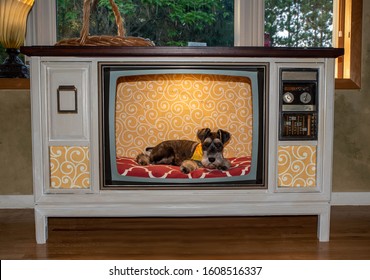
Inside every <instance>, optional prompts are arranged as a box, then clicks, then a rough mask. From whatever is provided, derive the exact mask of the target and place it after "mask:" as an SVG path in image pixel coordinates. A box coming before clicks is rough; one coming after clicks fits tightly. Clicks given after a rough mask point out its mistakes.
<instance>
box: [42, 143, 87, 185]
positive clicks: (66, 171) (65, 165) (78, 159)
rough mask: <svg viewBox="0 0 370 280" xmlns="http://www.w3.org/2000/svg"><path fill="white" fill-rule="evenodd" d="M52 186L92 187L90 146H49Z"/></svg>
mask: <svg viewBox="0 0 370 280" xmlns="http://www.w3.org/2000/svg"><path fill="white" fill-rule="evenodd" d="M49 156H50V188H52V189H87V188H90V159H89V148H88V147H76V146H75V147H67V146H51V147H49Z"/></svg>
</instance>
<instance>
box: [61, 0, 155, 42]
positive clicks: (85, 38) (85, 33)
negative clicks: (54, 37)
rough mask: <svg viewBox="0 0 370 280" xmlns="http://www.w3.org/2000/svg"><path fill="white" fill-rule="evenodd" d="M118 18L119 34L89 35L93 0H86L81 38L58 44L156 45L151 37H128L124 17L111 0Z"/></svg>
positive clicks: (66, 40) (111, 0) (112, 0)
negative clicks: (124, 26)
mask: <svg viewBox="0 0 370 280" xmlns="http://www.w3.org/2000/svg"><path fill="white" fill-rule="evenodd" d="M109 2H110V4H111V6H112V10H113V13H114V16H115V19H116V24H117V30H118V36H108V35H102V36H89V26H90V7H91V0H84V6H83V23H82V30H81V34H80V38H71V39H65V40H62V41H59V42H58V43H56V44H55V45H56V46H110V47H111V46H117V47H120V46H142V47H150V46H154V43H153V42H152V41H150V40H149V39H144V38H140V37H127V36H126V31H125V30H124V28H123V19H122V17H121V14H120V12H119V10H118V7H117V5H116V3H115V2H114V0H109Z"/></svg>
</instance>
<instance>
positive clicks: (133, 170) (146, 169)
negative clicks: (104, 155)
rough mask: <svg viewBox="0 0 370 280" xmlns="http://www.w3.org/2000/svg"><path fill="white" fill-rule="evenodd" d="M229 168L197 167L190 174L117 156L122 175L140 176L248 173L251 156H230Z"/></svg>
mask: <svg viewBox="0 0 370 280" xmlns="http://www.w3.org/2000/svg"><path fill="white" fill-rule="evenodd" d="M229 160H230V162H231V168H230V169H229V170H227V171H222V170H218V169H207V168H198V169H197V170H195V171H193V172H191V173H190V174H184V173H182V172H181V171H180V167H178V166H172V165H146V166H141V165H138V164H137V163H136V161H135V159H133V158H128V157H122V158H117V170H118V173H119V174H121V175H122V176H133V177H142V178H171V179H195V178H221V177H233V176H244V175H248V173H249V171H250V166H251V157H240V158H230V159H229Z"/></svg>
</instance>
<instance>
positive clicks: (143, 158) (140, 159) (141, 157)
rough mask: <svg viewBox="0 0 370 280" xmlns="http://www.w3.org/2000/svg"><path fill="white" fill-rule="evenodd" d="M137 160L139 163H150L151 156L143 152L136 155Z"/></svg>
mask: <svg viewBox="0 0 370 280" xmlns="http://www.w3.org/2000/svg"><path fill="white" fill-rule="evenodd" d="M136 162H137V163H138V164H139V165H149V164H150V159H149V156H148V155H146V154H143V153H142V154H139V155H138V156H137V157H136Z"/></svg>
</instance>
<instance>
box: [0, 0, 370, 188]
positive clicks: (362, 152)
mask: <svg viewBox="0 0 370 280" xmlns="http://www.w3.org/2000/svg"><path fill="white" fill-rule="evenodd" d="M363 5H364V15H363V37H362V40H363V41H362V88H361V90H337V91H336V93H335V132H334V136H335V139H334V170H333V191H334V192H370V129H369V128H370V94H369V93H370V55H369V52H370V36H367V35H366V30H367V26H370V1H363ZM30 119H31V117H30V100H29V91H21V90H18V91H17V90H14V91H13V90H0V158H1V160H0V195H12V194H25V195H27V194H32V166H31V165H32V157H31V120H30Z"/></svg>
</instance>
